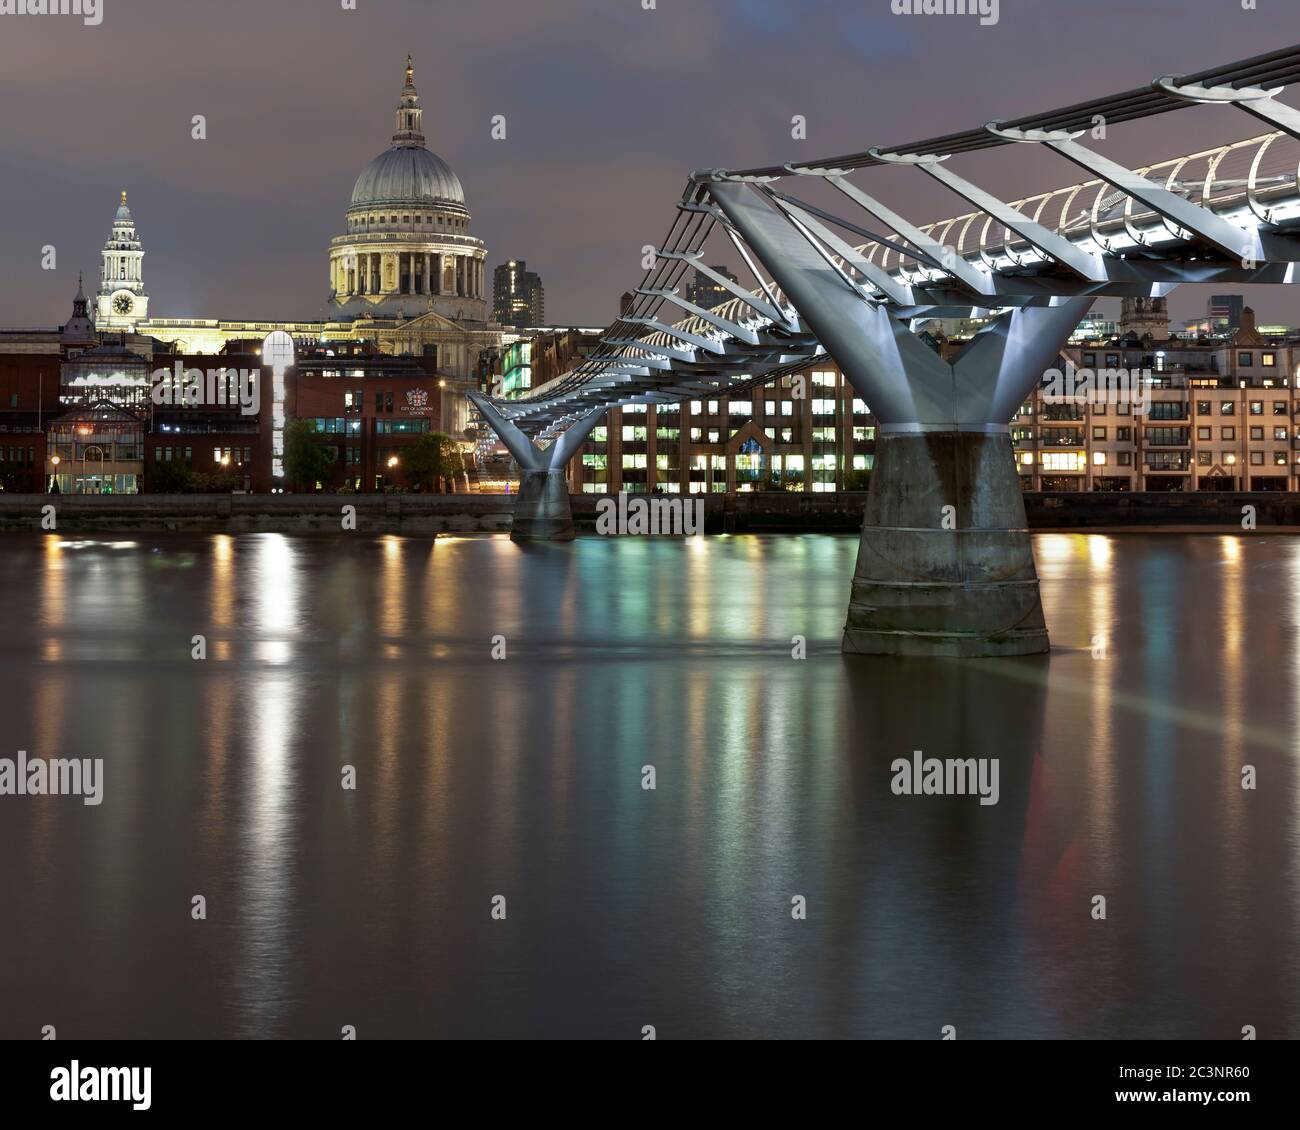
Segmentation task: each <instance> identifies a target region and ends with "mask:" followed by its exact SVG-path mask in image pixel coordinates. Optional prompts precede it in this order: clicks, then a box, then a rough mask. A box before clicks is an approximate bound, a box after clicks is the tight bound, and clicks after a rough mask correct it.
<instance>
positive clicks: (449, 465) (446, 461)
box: [402, 432, 465, 490]
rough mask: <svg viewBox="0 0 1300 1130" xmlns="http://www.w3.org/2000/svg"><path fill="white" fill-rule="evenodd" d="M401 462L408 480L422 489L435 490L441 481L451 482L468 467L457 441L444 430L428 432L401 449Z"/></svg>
mask: <svg viewBox="0 0 1300 1130" xmlns="http://www.w3.org/2000/svg"><path fill="white" fill-rule="evenodd" d="M402 466H403V469H404V470H405V471H406V478H407V480H408V481H409V482H412V483H418V484H419V486H420V488H421V489H422V490H433V489H434V488H435V487H436V486H437V485H438V483H439V481H440V480H441V481H445V482H452V481H454V480H455V479H456V477H457V476H458V475H460V474H462V473H463V472H464V470H465V463H464V460H463V459H462V458H461V455H460V448H459V447H457V446H456V441H455V440H453V439H452V438H451V437H450V436H448V435H444V434H443V433H442V432H426V433H425V434H424V435H422V436H420V438H419V439H417V440H416V441H415V442H414V443H413V444H411V445H410V447H408V448H406V449H405V450H404V451H403V452H402Z"/></svg>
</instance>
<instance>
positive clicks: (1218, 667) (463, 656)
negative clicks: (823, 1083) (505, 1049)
mask: <svg viewBox="0 0 1300 1130" xmlns="http://www.w3.org/2000/svg"><path fill="white" fill-rule="evenodd" d="M1036 548H1037V554H1038V562H1039V570H1040V574H1041V576H1042V580H1043V598H1044V603H1045V607H1046V611H1047V619H1048V626H1049V629H1050V630H1051V633H1052V638H1053V641H1054V644H1055V646H1056V650H1055V652H1054V653H1053V654H1052V656H1051V657H1050V658H1029V659H1020V660H981V661H922V660H902V659H886V658H857V657H855V658H845V657H842V656H841V655H840V653H839V650H838V649H839V632H840V629H841V627H842V625H843V622H844V613H845V607H846V604H847V600H848V593H849V582H850V578H851V575H852V570H853V562H854V557H855V554H856V550H857V539H856V538H853V537H833V536H815V535H809V536H782V537H714V538H699V539H691V540H689V541H675V540H668V539H626V540H617V539H603V538H594V537H592V538H583V539H580V540H579V541H578V542H576V543H574V544H572V545H568V546H532V547H518V546H514V545H512V544H511V543H510V542H509V540H508V539H506V538H504V537H475V538H440V539H438V540H437V541H436V543H435V542H434V541H432V540H431V539H428V538H397V537H382V538H373V539H371V538H366V537H364V536H362V535H357V536H355V537H351V538H347V537H337V538H310V537H300V538H285V537H280V536H277V535H248V536H239V537H232V536H224V535H221V536H212V537H182V536H173V537H159V536H148V537H136V538H130V537H122V538H120V539H118V540H105V539H95V540H90V539H86V540H78V539H75V538H71V537H62V538H57V537H47V538H37V537H26V536H14V535H9V536H6V538H5V539H4V542H3V545H2V546H0V579H2V580H3V586H4V587H3V591H4V602H3V611H0V688H2V689H0V756H6V757H13V756H15V753H16V751H17V750H19V749H24V750H27V751H29V753H30V754H32V755H33V756H36V755H40V756H45V757H58V756H64V757H73V756H75V757H102V758H104V759H105V763H106V783H105V797H104V802H103V804H102V805H101V806H99V807H97V808H96V807H87V806H85V805H83V804H81V803H80V802H79V801H78V800H76V799H74V798H65V797H58V798H55V797H46V798H31V797H24V798H15V797H0V858H3V861H4V863H3V866H2V867H0V915H2V919H0V921H2V923H3V928H2V929H0V1037H21V1038H35V1037H37V1036H38V1035H39V1033H40V1029H41V1028H42V1027H43V1026H44V1025H54V1026H55V1027H56V1029H57V1031H58V1034H59V1036H60V1037H61V1038H74V1037H108V1038H121V1037H197V1036H221V1037H281V1036H293V1037H318V1038H325V1039H337V1038H338V1037H339V1034H340V1030H341V1028H342V1026H343V1025H346V1024H351V1025H355V1026H356V1027H357V1029H358V1033H359V1035H360V1037H361V1038H380V1037H451V1036H472V1037H486V1036H527V1037H531V1036H538V1037H578V1036H592V1037H623V1038H629V1039H635V1038H639V1037H640V1034H641V1029H642V1027H643V1026H644V1025H654V1026H655V1028H656V1030H657V1033H658V1035H659V1037H660V1038H671V1037H685V1036H693V1037H722V1036H733V1037H736V1036H739V1037H776V1036H785V1037H810V1036H829V1037H891V1038H894V1037H903V1038H920V1039H936V1038H938V1035H939V1032H940V1029H941V1027H942V1026H943V1025H946V1024H952V1025H955V1026H956V1027H957V1030H958V1035H959V1037H960V1038H980V1037H1087V1038H1122V1037H1150V1038H1157V1037H1158V1038H1181V1037H1212V1038H1223V1039H1233V1038H1239V1036H1240V1030H1241V1027H1242V1026H1243V1025H1245V1024H1253V1025H1255V1026H1256V1027H1257V1029H1258V1031H1259V1035H1260V1037H1261V1038H1267V1037H1277V1036H1283V1035H1287V1036H1291V1037H1296V1036H1300V1019H1298V1018H1297V1005H1298V1004H1300V984H1298V982H1300V961H1298V959H1300V902H1298V895H1300V892H1298V890H1297V886H1298V883H1297V876H1298V875H1300V869H1298V868H1297V857H1298V855H1300V760H1298V758H1300V727H1298V726H1297V711H1298V706H1300V646H1298V645H1297V628H1298V627H1300V539H1298V538H1291V537H1283V536H1270V535H1266V534H1255V535H1253V536H1243V537H1219V536H1195V535H1175V534H1167V535H1151V536H1147V535H1121V536H1107V535H1073V534H1070V535H1065V534H1061V535H1057V534H1052V535H1041V536H1039V537H1037V538H1036ZM196 635H201V636H203V637H205V640H206V650H207V658H206V659H205V660H202V661H199V660H195V659H193V658H191V653H192V649H193V647H194V643H193V637H195V636H196ZM794 636H804V637H806V639H807V641H808V657H807V659H806V660H804V661H798V660H795V659H792V658H791V647H792V644H791V641H792V637H794ZM495 637H502V638H503V641H504V647H505V652H506V658H505V659H504V660H494V659H493V658H492V655H493V648H494V638H495ZM501 642H502V641H501V640H497V644H496V646H498V647H499V646H500V644H501ZM918 749H919V750H923V751H925V753H926V754H927V755H929V756H938V757H952V756H971V757H997V758H1000V759H1001V760H1000V766H1001V779H1000V784H1001V796H1000V801H999V803H998V804H997V805H996V806H993V807H982V806H980V805H979V804H978V803H977V802H976V801H975V799H974V798H960V797H942V798H938V797H929V798H907V797H897V796H894V795H893V794H892V793H891V791H890V787H889V786H890V780H891V770H890V764H891V762H892V761H893V760H894V759H895V758H898V757H908V756H910V754H911V752H912V751H913V750H918ZM1246 764H1250V765H1253V766H1255V768H1256V772H1257V774H1258V780H1259V787H1258V789H1256V790H1255V791H1252V792H1247V791H1244V790H1243V789H1242V788H1241V787H1240V776H1241V769H1242V766H1243V765H1246ZM345 766H353V767H355V770H356V775H357V781H358V788H357V789H356V790H355V791H351V792H350V791H345V790H344V789H343V788H342V787H341V783H340V782H341V773H342V770H343V768H344V767H345ZM645 766H653V767H654V770H655V774H656V778H657V782H656V783H657V788H656V789H655V790H654V791H646V790H644V789H643V788H642V787H641V783H642V779H643V768H644V767H645ZM195 895H202V896H204V898H205V899H206V902H207V919H206V921H201V922H200V921H194V920H193V919H192V917H191V906H192V899H193V897H194V896H195ZM498 895H501V896H504V897H505V899H506V908H507V911H506V919H505V921H495V920H493V918H492V916H491V909H492V899H493V898H494V896H498ZM796 895H799V896H803V897H804V898H805V899H806V900H807V919H806V920H805V921H796V920H794V919H792V917H791V900H792V898H793V897H794V896H796ZM1095 895H1103V896H1105V898H1106V900H1107V918H1106V920H1105V921H1096V920H1094V919H1093V917H1092V916H1091V913H1090V911H1091V906H1092V899H1093V897H1094V896H1095Z"/></svg>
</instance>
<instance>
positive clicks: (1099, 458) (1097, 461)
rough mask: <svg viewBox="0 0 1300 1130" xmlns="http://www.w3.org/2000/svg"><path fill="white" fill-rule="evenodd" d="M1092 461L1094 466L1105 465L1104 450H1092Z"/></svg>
mask: <svg viewBox="0 0 1300 1130" xmlns="http://www.w3.org/2000/svg"><path fill="white" fill-rule="evenodd" d="M1092 463H1093V466H1094V467H1104V466H1106V453H1105V452H1104V451H1094V452H1093V453H1092Z"/></svg>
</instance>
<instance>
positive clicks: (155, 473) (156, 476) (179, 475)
mask: <svg viewBox="0 0 1300 1130" xmlns="http://www.w3.org/2000/svg"><path fill="white" fill-rule="evenodd" d="M193 480H194V475H193V474H192V473H191V471H190V469H189V468H188V467H186V466H185V464H184V463H181V462H180V461H179V460H168V461H167V462H165V463H155V464H154V465H153V467H152V468H150V470H149V489H150V490H151V491H153V493H154V494H186V493H188V492H189V491H192V490H193V489H194V481H193Z"/></svg>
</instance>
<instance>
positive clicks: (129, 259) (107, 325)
mask: <svg viewBox="0 0 1300 1130" xmlns="http://www.w3.org/2000/svg"><path fill="white" fill-rule="evenodd" d="M143 261H144V250H143V249H142V248H141V246H140V240H139V238H138V237H137V236H136V230H135V221H134V220H133V219H132V218H131V209H130V208H128V207H127V206H126V193H125V192H123V193H122V203H121V204H120V205H118V209H117V215H116V216H115V217H114V218H113V231H112V233H111V234H110V235H109V237H108V242H107V243H105V244H104V252H103V265H102V266H101V267H100V274H99V294H98V295H97V296H96V299H95V327H96V328H97V329H99V330H101V331H102V330H125V331H128V332H134V331H135V327H136V323H137V322H140V321H142V320H143V319H144V318H147V317H148V316H149V296H148V295H147V294H145V292H144V279H143V275H142V273H141V272H142V264H143Z"/></svg>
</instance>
